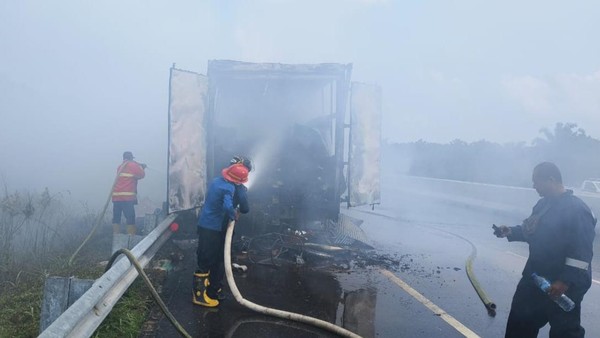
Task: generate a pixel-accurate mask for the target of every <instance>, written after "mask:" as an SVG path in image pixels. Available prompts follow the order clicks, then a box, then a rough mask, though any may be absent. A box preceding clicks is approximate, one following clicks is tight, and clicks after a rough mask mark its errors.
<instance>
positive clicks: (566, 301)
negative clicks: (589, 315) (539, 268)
mask: <svg viewBox="0 0 600 338" xmlns="http://www.w3.org/2000/svg"><path fill="white" fill-rule="evenodd" d="M531 278H533V281H534V282H535V284H536V285H537V286H538V287H539V288H540V289H542V291H544V292H548V290H550V282H549V281H548V280H547V279H546V278H544V277H542V276H538V275H537V274H536V273H535V272H534V273H532V274H531ZM552 300H553V301H554V302H555V303H556V304H558V306H560V308H561V309H563V310H564V311H566V312H569V311H571V310H573V308H575V303H574V302H573V301H572V300H571V298H569V297H567V295H565V294H562V295H561V296H560V298H558V299H552Z"/></svg>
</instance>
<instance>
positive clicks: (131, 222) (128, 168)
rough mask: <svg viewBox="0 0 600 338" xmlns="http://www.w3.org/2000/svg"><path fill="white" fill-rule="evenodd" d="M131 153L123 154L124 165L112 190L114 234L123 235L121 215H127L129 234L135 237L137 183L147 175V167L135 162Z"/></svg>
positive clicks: (120, 166)
mask: <svg viewBox="0 0 600 338" xmlns="http://www.w3.org/2000/svg"><path fill="white" fill-rule="evenodd" d="M133 159H134V157H133V154H132V153H131V152H130V151H126V152H124V153H123V163H121V165H119V167H118V168H117V179H116V180H115V185H114V186H113V190H112V202H113V233H115V234H118V233H121V214H123V215H125V221H126V224H127V233H128V234H130V235H135V233H136V227H135V209H134V205H136V204H137V182H138V180H141V179H142V178H144V176H145V175H146V174H145V172H144V169H146V165H145V164H143V163H138V162H136V161H134V160H133Z"/></svg>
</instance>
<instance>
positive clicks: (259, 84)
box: [167, 60, 381, 234]
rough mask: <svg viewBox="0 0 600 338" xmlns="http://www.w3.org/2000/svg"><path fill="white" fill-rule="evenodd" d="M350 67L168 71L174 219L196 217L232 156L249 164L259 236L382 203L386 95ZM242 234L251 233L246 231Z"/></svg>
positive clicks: (211, 66) (213, 64)
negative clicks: (191, 213) (188, 213)
mask: <svg viewBox="0 0 600 338" xmlns="http://www.w3.org/2000/svg"><path fill="white" fill-rule="evenodd" d="M351 72H352V65H351V64H332V63H327V64H300V65H286V64H275V63H247V62H238V61H225V60H213V61H209V63H208V73H207V75H206V76H205V75H202V74H198V73H193V72H189V71H185V70H180V69H177V68H175V67H173V68H171V72H170V95H169V148H168V149H169V153H168V187H167V191H168V197H167V198H168V204H169V213H172V212H179V211H184V210H194V209H198V208H200V207H201V206H202V204H203V202H204V197H205V192H206V189H207V184H208V183H209V182H210V180H211V179H212V178H213V177H216V176H217V175H220V171H221V169H222V168H224V167H225V166H227V165H228V163H229V160H230V159H231V158H232V157H233V156H234V155H243V156H248V157H249V158H251V159H252V161H253V165H254V169H253V170H252V172H251V173H250V181H249V183H248V186H249V197H250V202H251V213H250V217H248V218H247V219H244V220H243V222H244V223H246V222H247V223H249V224H247V225H245V226H242V227H239V228H238V229H239V231H244V232H245V231H248V232H249V233H253V234H258V233H265V232H269V231H277V230H279V229H281V228H282V227H285V228H291V229H303V228H307V227H309V228H310V227H311V226H314V225H315V224H323V222H324V221H325V220H329V221H337V220H338V215H339V211H340V205H341V203H342V202H346V205H347V206H348V207H350V206H358V205H364V204H378V203H379V201H380V192H379V162H380V149H379V148H380V138H381V137H380V135H381V134H380V129H381V103H380V101H381V91H380V89H379V87H377V86H375V85H367V84H362V83H353V82H351V81H350V76H351ZM243 229H246V230H243Z"/></svg>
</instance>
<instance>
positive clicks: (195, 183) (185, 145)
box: [167, 68, 208, 213]
mask: <svg viewBox="0 0 600 338" xmlns="http://www.w3.org/2000/svg"><path fill="white" fill-rule="evenodd" d="M207 110H208V78H207V77H206V76H204V75H202V74H197V73H193V72H189V71H185V70H180V69H176V68H171V77H170V82H169V148H168V149H169V150H168V151H169V154H168V180H167V182H168V183H167V194H168V196H167V200H168V203H169V213H172V212H177V211H183V210H190V209H194V208H198V207H200V206H202V204H203V203H204V198H205V194H206V150H207V147H206V123H205V119H206V114H207Z"/></svg>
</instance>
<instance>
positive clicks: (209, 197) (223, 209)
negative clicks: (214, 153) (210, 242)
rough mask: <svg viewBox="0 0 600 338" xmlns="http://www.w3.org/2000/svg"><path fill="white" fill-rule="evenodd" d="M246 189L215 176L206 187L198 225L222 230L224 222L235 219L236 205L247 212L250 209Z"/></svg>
mask: <svg viewBox="0 0 600 338" xmlns="http://www.w3.org/2000/svg"><path fill="white" fill-rule="evenodd" d="M246 191H247V189H246V187H245V186H243V185H235V184H233V183H231V182H228V181H226V180H225V179H224V178H223V177H217V178H215V179H214V180H213V181H212V182H211V184H210V186H209V187H208V192H207V194H206V201H205V202H204V206H203V207H202V212H201V213H200V218H199V219H198V226H199V227H202V228H206V229H209V230H216V231H222V230H223V224H224V223H225V224H226V223H227V221H229V220H232V219H235V208H236V207H238V206H239V210H240V212H241V213H247V212H248V211H249V210H250V209H249V206H248V198H247V195H246Z"/></svg>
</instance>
